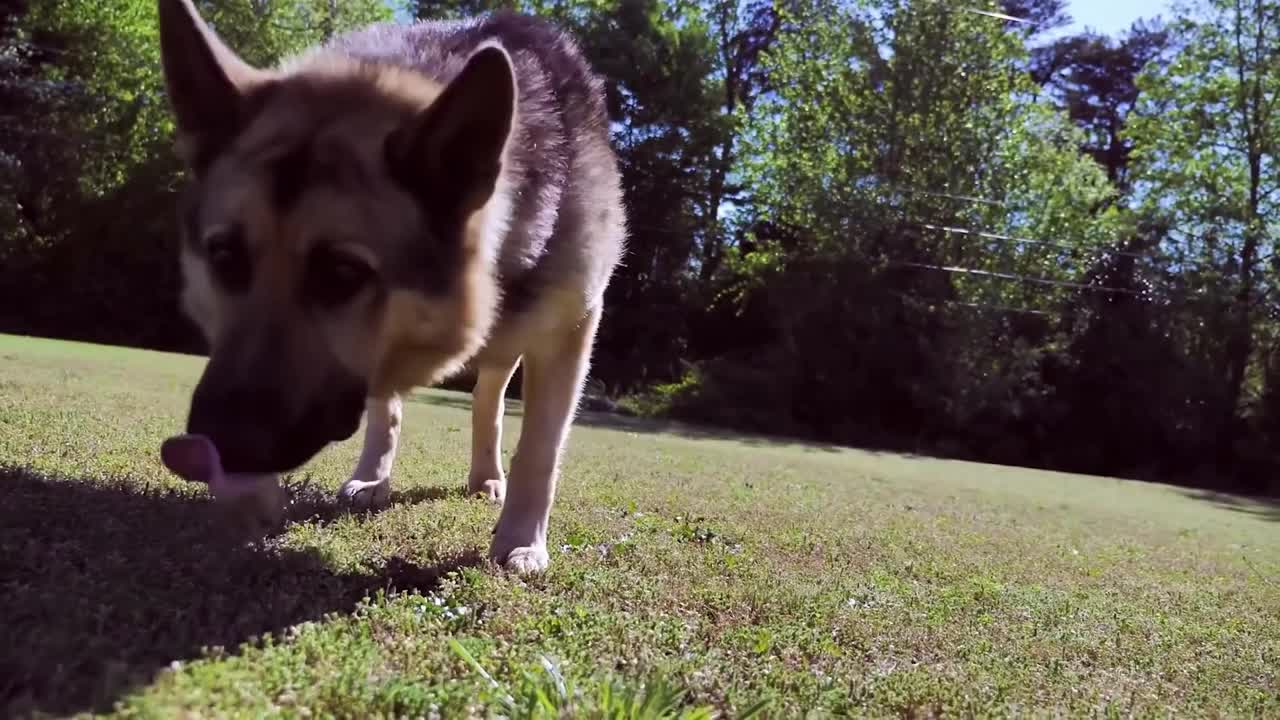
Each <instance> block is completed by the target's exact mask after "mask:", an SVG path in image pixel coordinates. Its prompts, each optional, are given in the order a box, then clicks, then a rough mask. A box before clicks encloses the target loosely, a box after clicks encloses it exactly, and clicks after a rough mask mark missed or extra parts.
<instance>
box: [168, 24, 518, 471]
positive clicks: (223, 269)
mask: <svg viewBox="0 0 1280 720" xmlns="http://www.w3.org/2000/svg"><path fill="white" fill-rule="evenodd" d="M159 9H160V42H161V54H162V58H163V67H164V75H165V82H166V87H167V90H168V94H169V99H170V103H171V106H172V108H173V111H174V116H175V121H176V125H177V135H178V141H179V146H178V147H179V153H180V154H181V155H182V157H183V159H184V161H185V162H186V164H187V167H188V170H189V174H190V176H191V182H190V185H189V186H188V187H187V189H186V191H185V194H184V198H183V202H182V205H183V207H182V212H181V226H182V230H181V232H182V236H183V239H182V243H181V267H182V272H183V277H184V288H183V297H182V304H183V309H184V311H185V312H186V313H187V314H188V315H189V316H190V317H191V318H192V319H193V320H194V322H195V323H196V324H197V325H198V326H199V327H200V329H201V331H202V332H203V334H204V335H205V337H206V339H207V340H208V343H209V363H208V365H207V367H206V369H205V371H204V375H203V376H202V377H201V379H200V382H199V384H198V386H197V388H196V390H195V393H194V395H193V397H192V402H191V410H190V416H189V419H188V428H187V429H188V432H191V433H198V434H202V435H205V436H207V437H209V438H210V439H212V441H213V443H214V444H215V445H216V447H217V449H218V452H219V453H220V455H221V457H222V459H223V462H224V464H225V466H226V468H227V470H228V471H231V472H283V471H287V470H291V469H293V468H296V467H297V466H299V465H301V464H303V463H304V462H306V461H307V460H309V459H310V458H311V457H312V456H313V455H315V453H316V452H318V451H319V450H320V449H321V448H323V447H324V446H325V445H326V444H327V443H329V442H333V441H338V440H343V439H346V438H348V437H350V436H351V435H352V434H353V433H354V432H355V430H356V428H357V427H359V423H360V418H361V414H362V411H363V409H364V402H365V398H366V397H367V396H368V395H369V394H381V393H386V392H392V391H397V390H403V389H406V388H407V387H409V386H412V385H414V384H419V383H431V382H435V381H437V380H439V379H440V378H441V377H442V376H443V375H445V374H447V373H449V372H452V371H454V370H456V369H457V367H458V366H459V365H460V364H461V363H463V362H465V360H466V359H467V357H468V356H469V355H470V354H472V353H474V352H475V350H476V349H478V347H479V345H480V344H481V343H482V342H483V339H484V336H485V335H486V333H487V332H488V330H489V328H488V322H489V317H490V315H491V310H492V307H493V304H494V302H495V298H494V295H495V290H494V282H493V278H492V276H491V274H490V272H489V270H488V268H489V267H490V265H491V258H492V254H493V252H494V249H493V248H494V242H493V240H492V236H493V234H494V232H495V231H496V230H497V229H498V228H499V227H500V226H501V224H502V223H503V222H504V220H505V212H506V204H507V200H506V191H505V190H504V186H503V181H502V174H503V173H502V167H503V164H504V162H505V158H506V148H507V144H508V137H509V135H510V134H511V128H512V125H513V123H514V117H515V111H516V108H515V103H516V85H515V79H514V72H513V69H512V64H511V60H510V58H509V56H508V55H507V53H506V52H505V51H504V50H503V49H501V48H500V47H498V46H496V45H492V44H490V45H485V46H482V47H481V48H480V49H478V50H477V51H475V52H474V53H473V54H472V55H471V56H470V57H469V59H466V60H465V63H460V64H461V65H462V67H461V70H460V72H458V73H457V75H456V77H455V78H454V79H453V80H451V81H450V82H449V83H448V84H446V85H443V86H442V85H439V84H437V83H434V82H432V81H430V80H428V79H425V78H424V77H422V76H419V75H416V74H413V73H410V72H406V71H403V70H396V69H394V68H388V67H378V66H373V65H369V64H361V63H356V62H354V61H351V60H346V59H343V58H340V57H326V56H324V55H323V54H317V55H312V56H304V57H303V58H302V59H300V60H299V61H297V62H296V63H294V65H293V66H292V67H287V68H285V69H273V70H265V69H259V68H255V67H252V66H250V65H249V64H247V63H246V62H244V61H243V60H242V59H240V58H239V57H237V56H236V55H235V54H234V53H233V52H232V51H231V50H230V49H228V48H227V47H226V46H225V45H224V44H223V43H222V42H221V41H220V40H219V39H218V38H217V37H216V36H215V35H214V34H213V32H212V31H210V30H209V29H208V28H207V27H206V26H205V24H204V23H203V21H202V20H201V19H200V17H199V16H198V15H197V13H196V10H195V8H194V7H193V5H192V3H191V0H159Z"/></svg>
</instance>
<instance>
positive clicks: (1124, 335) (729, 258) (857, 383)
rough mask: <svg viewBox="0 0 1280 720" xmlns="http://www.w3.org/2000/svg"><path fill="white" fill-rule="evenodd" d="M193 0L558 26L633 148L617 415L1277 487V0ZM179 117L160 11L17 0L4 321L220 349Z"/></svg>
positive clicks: (259, 58) (317, 26) (616, 299)
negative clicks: (1138, 14) (533, 15)
mask: <svg viewBox="0 0 1280 720" xmlns="http://www.w3.org/2000/svg"><path fill="white" fill-rule="evenodd" d="M197 4H198V5H199V6H200V8H201V10H202V12H204V13H205V15H206V17H208V18H210V19H211V20H212V21H213V22H214V23H215V24H216V27H217V30H218V31H219V32H220V33H221V34H222V35H223V36H224V37H226V38H227V39H228V40H229V41H230V43H231V44H232V46H234V47H235V48H237V49H238V50H240V51H241V52H242V53H243V54H245V55H246V56H247V57H248V58H249V59H251V60H252V61H255V62H258V63H268V62H271V61H273V60H274V59H276V58H279V57H280V56H281V55H282V54H284V53H287V52H290V51H293V50H297V49H299V48H301V47H303V46H305V45H307V44H309V43H312V42H314V41H317V40H320V39H322V38H324V37H326V36H327V35H329V34H331V33H334V32H338V31H341V30H342V29H344V28H347V27H350V26H353V25H356V24H360V23H363V22H365V21H368V20H371V19H375V18H390V17H392V16H393V13H394V14H396V15H398V16H399V17H401V18H402V19H403V18H406V17H409V16H414V15H417V16H420V17H440V16H449V15H462V14H468V13H472V12H476V11H482V10H487V9H492V8H495V7H516V8H518V9H522V10H526V11H532V12H538V13H542V14H545V15H549V16H552V17H554V18H556V19H558V20H559V21H560V22H562V23H563V24H564V25H566V26H567V27H568V28H570V29H571V30H572V31H573V32H574V33H575V34H576V35H577V36H578V37H579V38H580V40H581V42H582V44H583V45H584V46H585V48H586V50H587V52H588V54H589V55H590V56H591V58H592V59H593V60H594V62H595V63H596V65H597V67H598V68H599V70H600V71H601V72H602V73H603V74H605V75H606V76H607V77H608V78H609V80H610V84H609V92H610V106H611V111H612V113H613V116H614V119H615V121H616V132H615V136H616V139H617V145H618V147H619V149H620V151H621V153H622V156H623V161H624V167H625V182H626V190H627V197H628V201H629V204H630V209H631V217H632V229H633V233H632V240H631V250H630V254H629V256H628V258H627V260H626V265H625V267H624V268H622V270H621V271H620V274H619V275H618V276H617V279H616V281H615V282H614V284H613V286H612V288H611V291H610V294H609V307H608V314H607V320H606V322H605V324H604V329H603V335H602V337H601V339H600V343H599V349H598V354H597V361H596V365H595V372H594V377H595V387H594V390H595V392H596V393H597V394H600V395H605V396H608V397H612V398H615V399H621V400H622V405H623V406H625V407H629V408H631V409H632V410H635V411H639V412H646V413H660V414H668V415H672V416H677V417H682V418H685V419H691V420H697V421H701V422H708V423H714V424H720V425H725V426H732V427H736V428H741V429H746V430H756V431H766V432H771V433H786V434H793V435H798V436H804V437H809V438H813V439H817V440H821V441H828V442H833V443H850V444H857V445H864V446H876V447H884V448H892V449H903V450H914V451H921V452H931V453H942V454H947V455H952V456H959V457H968V458H977V459H984V460H990V461H997V462H1008V463H1021V464H1030V465H1039V466H1047V467H1054V468H1060V469H1065V470H1071V471H1081V472H1095V473H1108V474H1118V475H1125V476H1131V477H1151V478H1163V479H1169V480H1174V481H1177V482H1184V483H1192V484H1198V485H1202V486H1212V487H1217V488H1222V489H1231V490H1237V491H1245V492H1280V479H1277V478H1280V475H1277V470H1280V467H1278V465H1277V456H1276V453H1275V448H1276V447H1277V445H1276V441H1277V440H1278V439H1280V353H1277V350H1278V349H1280V304H1278V302H1277V300H1278V298H1277V290H1278V289H1280V288H1278V287H1277V281H1278V280H1280V255H1277V250H1280V248H1278V247H1277V242H1276V221H1277V220H1280V208H1277V204H1276V203H1277V200H1278V199H1280V198H1277V192H1280V187H1278V183H1280V168H1278V167H1277V165H1276V157H1275V153H1276V151H1277V146H1276V138H1277V137H1280V134H1278V132H1280V123H1278V120H1277V115H1276V109H1277V108H1276V99H1277V90H1280V0H1202V1H1201V2H1198V3H1192V4H1191V5H1190V6H1189V7H1188V8H1187V9H1184V10H1178V11H1176V12H1173V13H1172V14H1171V15H1170V16H1168V17H1165V18H1164V19H1163V20H1155V21H1151V22H1143V23H1139V24H1138V25H1135V26H1134V27H1133V28H1132V29H1131V30H1130V31H1128V32H1127V33H1125V34H1123V35H1122V36H1120V37H1102V36H1096V35H1069V34H1067V33H1066V32H1065V31H1064V28H1065V27H1066V26H1067V24H1068V21H1067V18H1066V15H1065V12H1064V7H1063V6H1064V3H1063V2H1062V1H1061V0H1005V1H1004V2H1002V3H995V2H991V0H971V1H970V2H967V3H955V2H942V1H941V0H936V1H929V0H860V1H858V0H843V1H837V0H776V1H775V2H769V1H766V0H534V1H531V2H515V3H511V2H488V1H486V0H463V1H461V2H456V1H446V2H428V1H422V2H408V3H407V4H404V5H403V6H399V5H397V6H394V7H393V6H389V5H388V4H387V3H386V2H383V0H202V1H200V2H198V3H197ZM974 10H981V11H989V12H987V13H984V12H974ZM990 13H997V14H990ZM999 14H1004V15H1007V16H1013V17H1016V18H1021V19H1024V20H1028V21H1030V22H1014V21H1011V20H1008V19H1004V18H1003V17H1001V16H1000V15H999ZM171 131H172V125H171V120H170V117H169V114H168V109H167V106H166V101H165V97H164V95H163V93H162V91H161V78H160V75H159V61H158V57H157V37H156V27H155V8H154V0H25V1H24V0H0V330H3V331H9V332H21V333H31V334H39V335H52V336H61V337H70V338H79V339H86V340H93V341H101V342H111V343H123V344H130V345H139V346H146V347H153V348H162V349H175V350H188V351H195V352H199V351H201V350H202V347H201V345H200V343H199V341H198V339H197V337H196V335H195V333H194V331H193V330H192V328H190V327H189V326H188V325H187V323H186V322H185V321H184V320H183V319H182V318H181V317H180V316H179V314H178V312H177V309H176V303H175V297H176V293H177V286H178V277H177V272H176V270H177V268H176V262H175V254H174V247H173V244H174V224H175V223H174V220H175V211H174V202H173V200H174V198H173V193H174V189H175V186H176V184H177V182H178V179H179V177H180V168H179V167H178V166H177V164H176V162H175V160H174V157H173V153H172V150H171Z"/></svg>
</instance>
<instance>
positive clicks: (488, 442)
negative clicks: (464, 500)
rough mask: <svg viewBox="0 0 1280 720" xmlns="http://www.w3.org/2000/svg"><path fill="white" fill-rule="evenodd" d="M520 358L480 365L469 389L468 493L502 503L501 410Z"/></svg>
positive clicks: (503, 484) (503, 483) (503, 479)
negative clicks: (512, 360) (469, 447)
mask: <svg viewBox="0 0 1280 720" xmlns="http://www.w3.org/2000/svg"><path fill="white" fill-rule="evenodd" d="M519 363H520V360H519V358H517V359H516V360H515V361H514V362H511V363H503V364H496V365H482V366H481V367H480V368H479V370H478V371H477V373H476V386H475V388H474V389H473V390H472V391H471V473H470V474H469V475H468V477H467V493H468V494H470V495H482V496H484V497H486V498H488V499H489V500H490V501H491V502H494V503H501V502H502V499H503V498H504V497H505V496H506V494H507V480H506V475H504V474H503V473H502V414H503V412H504V410H505V409H506V400H505V396H506V393H507V385H509V384H510V383H511V376H512V375H513V374H515V371H516V366H517V365H519Z"/></svg>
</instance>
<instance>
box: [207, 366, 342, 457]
mask: <svg viewBox="0 0 1280 720" xmlns="http://www.w3.org/2000/svg"><path fill="white" fill-rule="evenodd" d="M320 387H322V388H323V392H322V393H320V394H319V395H317V396H315V397H314V398H313V399H312V400H311V401H310V402H308V403H305V404H303V405H302V406H301V411H300V412H297V413H294V412H290V411H289V407H290V405H289V404H287V403H285V402H284V395H283V393H282V391H281V389H280V388H279V387H277V386H266V385H265V384H259V385H250V384H243V383H227V382H220V381H219V380H218V378H217V376H216V374H213V373H210V372H207V371H206V373H205V376H204V377H203V378H201V380H200V383H199V385H197V386H196V390H195V393H194V394H193V395H192V398H191V412H190V415H189V416H188V418H187V432H188V433H190V434H196V435H204V436H205V437H207V438H209V439H210V440H211V441H212V442H213V445H214V447H216V448H217V451H218V454H219V456H220V457H221V459H222V465H223V468H224V469H225V470H226V471H227V472H229V473H284V472H289V471H291V470H294V469H296V468H298V467H299V466H301V465H303V464H305V463H306V462H307V461H308V460H310V459H311V458H312V457H314V456H315V455H316V453H318V452H320V450H322V449H323V448H324V447H325V446H326V445H328V444H329V443H331V442H340V441H343V440H346V439H347V438H349V437H351V436H352V435H353V434H354V433H355V431H356V429H357V428H359V427H360V418H361V415H362V413H363V412H364V403H365V394H366V390H365V386H364V383H363V382H361V381H359V380H357V379H355V378H351V377H334V378H330V379H329V381H328V382H325V383H322V384H321V386H320ZM295 407H296V406H295Z"/></svg>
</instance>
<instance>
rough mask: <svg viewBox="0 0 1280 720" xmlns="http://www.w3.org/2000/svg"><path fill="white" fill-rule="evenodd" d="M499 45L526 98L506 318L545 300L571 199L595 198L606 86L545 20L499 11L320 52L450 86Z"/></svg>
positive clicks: (343, 41) (373, 33)
mask: <svg viewBox="0 0 1280 720" xmlns="http://www.w3.org/2000/svg"><path fill="white" fill-rule="evenodd" d="M491 39H496V40H497V41H499V42H500V43H501V44H502V46H503V48H504V49H505V50H506V51H507V52H508V54H509V55H510V57H511V60H512V62H513V65H514V67H515V72H516V79H517V90H518V94H517V119H516V125H515V127H514V129H513V132H512V137H511V142H510V155H509V162H510V164H511V166H512V167H511V168H510V172H511V176H512V177H515V178H518V181H517V185H516V187H514V188H513V189H512V196H513V206H512V215H511V222H510V230H509V233H508V235H507V237H506V239H505V240H504V242H503V244H502V247H501V250H500V252H499V257H498V276H499V277H498V279H499V283H500V287H501V289H502V297H503V307H502V309H503V313H504V314H510V313H512V312H518V311H519V310H521V309H522V307H523V306H524V305H525V304H526V303H527V302H529V301H530V300H531V299H532V297H533V296H534V295H536V293H537V285H538V284H539V279H538V275H539V272H538V269H539V265H540V264H542V261H543V260H544V259H545V256H546V255H547V254H548V253H551V252H554V250H555V248H554V247H551V246H550V245H551V244H554V242H555V241H556V239H555V230H556V229H557V222H558V221H559V220H560V214H561V211H562V209H563V206H564V204H565V203H566V201H567V198H569V197H573V196H579V197H581V196H585V195H590V192H589V191H588V190H586V189H575V188H574V187H572V183H573V182H574V179H573V176H572V172H571V170H572V168H573V167H574V165H575V163H576V162H577V161H578V160H579V158H578V154H579V153H580V152H582V151H583V149H584V146H592V147H594V146H598V145H599V144H601V143H603V144H607V143H608V142H609V117H608V112H607V109H606V103H605V95H604V85H603V82H602V81H601V79H600V78H599V77H598V76H597V75H596V74H595V73H594V72H593V71H592V70H591V68H590V66H589V64H588V62H587V60H586V59H585V58H584V57H583V55H582V52H581V51H580V50H579V48H578V46H577V44H576V43H575V42H574V41H573V39H572V38H571V37H569V36H568V35H567V34H565V33H564V32H563V31H561V30H560V29H558V28H557V27H555V26H554V25H551V24H549V23H548V22H546V21H544V20H541V19H539V18H536V17H530V16H526V15H518V14H513V13H508V12H500V13H495V14H492V15H489V16H486V17H482V18H474V19H469V20H456V21H451V20H436V21H422V22H418V23H414V24H410V25H402V24H395V23H383V24H377V25H372V26H369V27H366V28H364V29H361V30H358V31H355V32H352V33H348V34H346V35H342V36H339V37H336V38H335V39H333V40H332V41H331V42H330V43H329V44H328V45H326V46H325V47H324V48H323V49H322V50H321V52H322V53H331V52H332V53H338V54H340V55H342V56H344V57H347V58H351V59H354V60H358V61H361V62H362V63H369V64H372V65H394V66H399V67H406V68H410V69H412V70H415V71H417V72H419V73H422V74H424V75H426V76H428V77H430V78H432V79H434V80H436V81H438V82H440V83H441V84H445V83H448V82H449V81H450V80H451V79H452V78H453V77H455V76H456V75H457V74H458V73H459V71H461V70H462V68H463V66H464V64H465V62H466V59H467V57H468V56H469V55H470V53H471V52H472V51H474V50H475V49H476V48H477V47H478V46H479V45H480V44H481V43H483V42H485V41H487V40H491ZM575 190H576V192H575ZM437 260H438V259H437Z"/></svg>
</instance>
